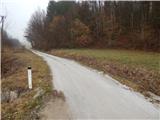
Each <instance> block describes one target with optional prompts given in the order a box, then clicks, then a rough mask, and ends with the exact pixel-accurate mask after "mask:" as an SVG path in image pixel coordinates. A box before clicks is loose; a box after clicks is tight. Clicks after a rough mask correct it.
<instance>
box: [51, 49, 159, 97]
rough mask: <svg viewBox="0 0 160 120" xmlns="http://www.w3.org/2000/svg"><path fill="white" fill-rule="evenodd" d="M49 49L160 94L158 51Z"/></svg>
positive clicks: (125, 81) (139, 87)
mask: <svg viewBox="0 0 160 120" xmlns="http://www.w3.org/2000/svg"><path fill="white" fill-rule="evenodd" d="M49 53H51V54H54V55H57V56H61V57H66V58H70V59H75V60H77V61H79V62H81V63H82V64H85V65H88V66H90V67H93V68H96V69H98V70H102V71H104V72H105V73H107V74H110V75H111V76H112V77H114V78H116V80H118V81H119V82H121V83H123V84H125V85H127V86H129V87H131V88H133V89H134V90H136V91H139V92H141V93H142V94H144V95H145V96H149V94H148V91H150V92H152V93H154V94H156V95H160V75H159V69H160V66H159V60H160V54H159V53H153V52H143V51H131V50H130V51H129V50H114V49H104V50H98V49H61V50H52V51H50V52H49Z"/></svg>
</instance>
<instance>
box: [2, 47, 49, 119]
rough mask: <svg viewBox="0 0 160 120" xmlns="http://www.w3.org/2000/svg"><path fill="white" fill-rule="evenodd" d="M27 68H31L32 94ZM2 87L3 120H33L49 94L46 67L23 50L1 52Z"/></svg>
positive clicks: (33, 55)
mask: <svg viewBox="0 0 160 120" xmlns="http://www.w3.org/2000/svg"><path fill="white" fill-rule="evenodd" d="M28 66H32V76H33V89H32V90H29V89H28V83H27V67H28ZM1 83H2V84H1V88H2V94H3V96H2V97H3V98H4V100H3V101H2V104H1V117H2V120H25V119H28V120H29V119H36V117H37V116H36V110H38V109H39V108H40V106H41V105H42V103H43V100H44V99H45V98H46V97H47V96H50V95H51V91H52V83H51V76H50V71H49V68H48V66H47V65H46V63H45V62H44V61H43V60H42V58H40V57H39V56H37V55H35V54H33V53H32V52H30V51H28V50H25V49H24V50H22V49H21V50H20V49H18V50H13V49H4V50H3V51H2V80H1ZM13 93H14V94H13ZM11 94H12V95H11Z"/></svg>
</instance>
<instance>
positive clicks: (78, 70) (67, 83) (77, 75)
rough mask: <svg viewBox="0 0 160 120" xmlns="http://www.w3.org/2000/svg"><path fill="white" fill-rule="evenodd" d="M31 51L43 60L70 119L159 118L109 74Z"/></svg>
mask: <svg viewBox="0 0 160 120" xmlns="http://www.w3.org/2000/svg"><path fill="white" fill-rule="evenodd" d="M33 52H34V53H36V54H37V55H39V56H41V57H42V58H43V59H44V60H45V61H47V63H48V65H49V67H50V69H51V72H52V75H53V83H54V86H55V88H56V89H58V90H61V91H63V92H64V94H65V96H66V101H67V102H68V104H69V106H70V109H71V112H72V114H73V119H159V109H157V108H155V107H154V106H153V104H152V103H150V102H148V101H147V100H145V99H144V98H143V97H142V96H141V95H139V94H137V93H135V92H133V91H131V90H129V89H126V88H127V87H123V85H120V84H118V83H117V82H116V80H114V79H112V78H111V77H109V76H107V75H103V74H100V73H99V72H97V71H96V70H93V69H91V68H87V67H84V66H82V65H80V64H79V63H77V62H75V61H72V60H68V59H64V58H60V57H56V56H52V55H48V54H46V53H42V52H38V51H33Z"/></svg>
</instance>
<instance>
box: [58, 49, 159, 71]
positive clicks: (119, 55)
mask: <svg viewBox="0 0 160 120" xmlns="http://www.w3.org/2000/svg"><path fill="white" fill-rule="evenodd" d="M58 52H63V53H66V54H70V55H80V56H86V57H93V58H95V59H98V60H106V61H112V62H117V63H120V64H127V65H133V66H138V67H145V68H147V69H152V70H156V71H158V70H159V69H160V54H159V53H154V52H144V51H134V50H121V49H119V50H115V49H60V50H58Z"/></svg>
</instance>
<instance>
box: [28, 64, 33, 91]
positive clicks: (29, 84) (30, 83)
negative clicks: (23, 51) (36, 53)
mask: <svg viewBox="0 0 160 120" xmlns="http://www.w3.org/2000/svg"><path fill="white" fill-rule="evenodd" d="M28 86H29V89H32V68H31V67H30V66H28Z"/></svg>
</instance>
